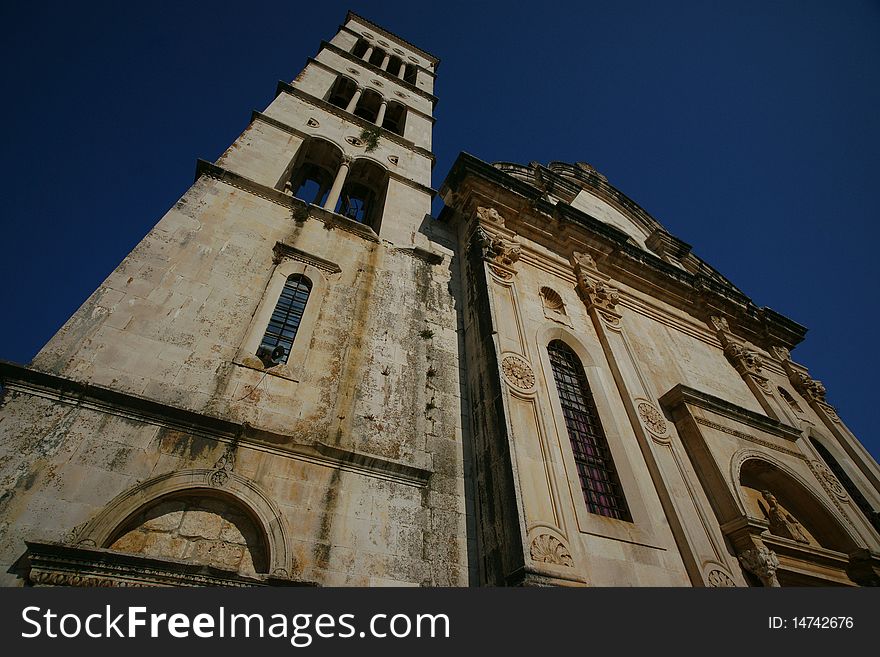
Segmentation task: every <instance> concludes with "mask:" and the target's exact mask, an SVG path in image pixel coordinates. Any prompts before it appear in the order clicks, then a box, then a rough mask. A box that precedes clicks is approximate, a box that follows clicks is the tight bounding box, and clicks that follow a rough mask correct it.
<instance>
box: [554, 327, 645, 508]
mask: <svg viewBox="0 0 880 657" xmlns="http://www.w3.org/2000/svg"><path fill="white" fill-rule="evenodd" d="M547 353H548V354H549V356H550V365H551V367H552V368H553V378H554V380H555V382H556V390H557V391H558V393H559V401H560V402H561V403H562V414H563V415H564V416H565V426H566V428H567V429H568V437H569V439H570V440H571V448H572V451H573V452H574V462H575V466H576V467H577V472H578V478H579V479H580V484H581V490H582V491H583V493H584V500H585V501H586V503H587V509H589V511H590V513H597V514H599V515H603V516H607V517H609V518H616V519H618V520H626V521H631V520H632V516H631V515H630V512H629V507H628V506H627V504H626V499H625V498H624V496H623V489H622V487H621V485H620V479H619V478H618V476H617V470H616V469H615V467H614V461H613V460H612V458H611V450H610V449H609V447H608V440H607V439H606V437H605V431H604V430H603V429H602V423H601V422H600V421H599V413H598V412H597V410H596V402H595V401H594V400H593V393H592V392H591V391H590V386H589V383H588V382H587V376H586V374H585V373H584V367H583V365H582V364H581V361H580V359H579V358H578V357H577V354H575V353H574V351H572V349H571V347H569V346H568V345H567V344H565V343H564V342H562V341H561V340H554V341H553V342H551V343H550V344H549V345H548V346H547Z"/></svg>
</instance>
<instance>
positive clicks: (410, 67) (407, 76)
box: [403, 64, 418, 84]
mask: <svg viewBox="0 0 880 657" xmlns="http://www.w3.org/2000/svg"><path fill="white" fill-rule="evenodd" d="M417 68H418V67H417V66H416V65H415V64H407V65H406V72H405V73H404V74H403V81H404V82H409V83H410V84H415V83H416V75H417V72H418V71H417Z"/></svg>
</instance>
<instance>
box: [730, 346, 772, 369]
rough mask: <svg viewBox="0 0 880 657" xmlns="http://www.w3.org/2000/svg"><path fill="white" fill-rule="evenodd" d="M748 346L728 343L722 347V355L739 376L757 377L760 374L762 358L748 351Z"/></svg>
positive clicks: (755, 352)
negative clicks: (751, 375) (749, 375)
mask: <svg viewBox="0 0 880 657" xmlns="http://www.w3.org/2000/svg"><path fill="white" fill-rule="evenodd" d="M749 346H750V345H749V343H746V344H745V345H741V344H737V343H735V342H728V343H727V345H726V346H725V347H724V355H725V356H727V360H729V361H730V362H731V364H732V365H733V366H734V367H735V368H736V371H737V372H739V373H740V374H753V375H757V374H760V373H761V368H762V366H763V365H764V358H763V356H761V354H759V353H758V352H757V351H755V350H754V349H749Z"/></svg>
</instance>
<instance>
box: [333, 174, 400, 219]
mask: <svg viewBox="0 0 880 657" xmlns="http://www.w3.org/2000/svg"><path fill="white" fill-rule="evenodd" d="M387 188H388V172H387V171H386V170H385V169H383V168H382V167H380V166H379V165H378V164H375V163H374V162H371V161H370V160H367V159H358V160H355V162H354V164H352V166H351V171H350V172H349V174H348V177H347V178H346V181H345V185H343V187H342V193H341V194H340V197H339V202H338V203H337V206H336V208H335V211H336V212H337V213H338V214H341V215H342V216H344V217H347V218H349V219H353V220H354V221H357V222H358V223H362V224H364V225H366V226H369V227H370V228H372V229H373V230H374V231H375V232H376V233H378V232H379V226H380V224H381V223H382V208H383V205H384V203H385V193H386V190H387Z"/></svg>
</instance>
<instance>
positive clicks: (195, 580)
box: [25, 541, 317, 588]
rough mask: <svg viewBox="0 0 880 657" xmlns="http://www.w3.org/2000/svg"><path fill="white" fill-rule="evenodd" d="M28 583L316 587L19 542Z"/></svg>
mask: <svg viewBox="0 0 880 657" xmlns="http://www.w3.org/2000/svg"><path fill="white" fill-rule="evenodd" d="M25 544H26V545H27V552H26V554H25V557H26V559H27V562H28V567H27V574H26V575H25V577H26V579H27V581H28V583H29V584H30V585H31V586H80V587H83V586H85V587H114V588H115V587H167V586H178V587H195V586H225V587H235V588H242V587H254V586H317V584H316V583H314V582H305V581H300V580H295V579H291V578H288V577H283V576H275V575H269V574H266V575H257V576H247V575H241V574H239V573H238V572H235V571H231V570H225V569H222V568H217V567H214V566H207V565H203V564H198V563H192V562H186V561H174V560H172V559H163V558H161V557H145V556H143V555H138V554H129V553H126V552H116V551H114V550H107V549H105V548H97V547H91V546H87V545H66V544H63V543H43V542H35V541H25Z"/></svg>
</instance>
